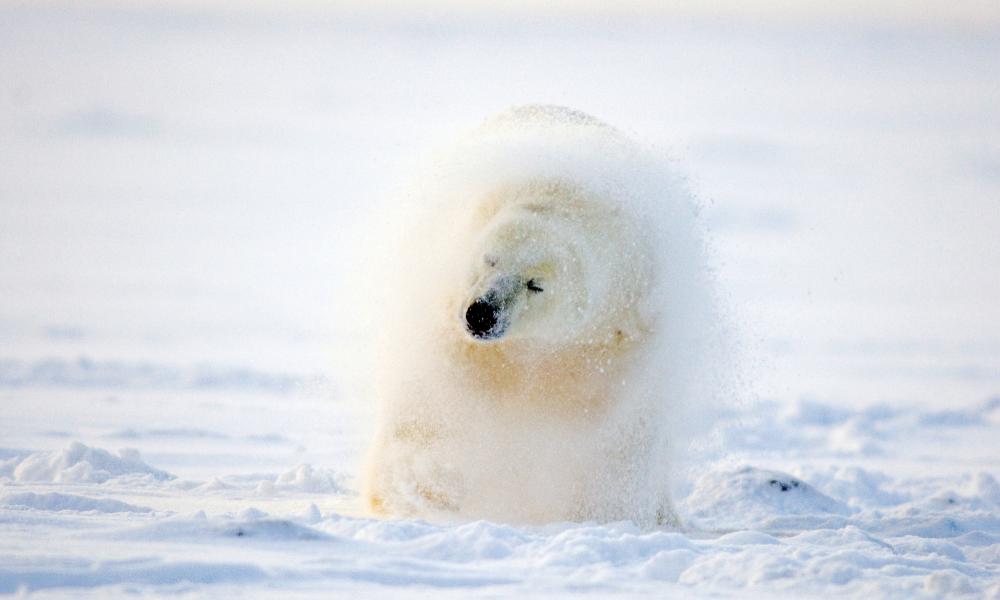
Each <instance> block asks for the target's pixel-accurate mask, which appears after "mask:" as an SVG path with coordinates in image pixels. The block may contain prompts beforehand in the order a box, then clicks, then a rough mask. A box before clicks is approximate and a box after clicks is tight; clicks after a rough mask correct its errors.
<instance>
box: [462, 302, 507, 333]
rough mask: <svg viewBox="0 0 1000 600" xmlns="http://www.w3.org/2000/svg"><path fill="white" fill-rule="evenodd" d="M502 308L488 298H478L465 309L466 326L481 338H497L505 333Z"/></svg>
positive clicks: (470, 331)
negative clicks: (502, 322)
mask: <svg viewBox="0 0 1000 600" xmlns="http://www.w3.org/2000/svg"><path fill="white" fill-rule="evenodd" d="M500 312H501V309H500V307H499V306H497V305H496V304H494V303H492V302H490V301H489V300H487V299H486V298H478V299H477V300H476V301H475V302H473V303H472V304H470V305H469V308H468V310H466V311H465V326H466V328H467V329H468V330H469V333H470V334H472V336H473V337H476V338H479V339H481V340H486V339H491V338H497V337H500V336H501V335H503V329H505V327H503V326H502V325H500V323H501V320H500Z"/></svg>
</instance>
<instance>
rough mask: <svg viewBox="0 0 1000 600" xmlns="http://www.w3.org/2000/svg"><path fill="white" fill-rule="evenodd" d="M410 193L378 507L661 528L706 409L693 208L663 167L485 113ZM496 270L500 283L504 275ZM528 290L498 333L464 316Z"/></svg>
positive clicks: (386, 390)
mask: <svg viewBox="0 0 1000 600" xmlns="http://www.w3.org/2000/svg"><path fill="white" fill-rule="evenodd" d="M415 189H416V190H417V191H416V192H415V193H414V194H413V195H412V198H411V199H412V200H413V201H414V202H413V208H414V211H413V212H412V214H411V217H409V218H408V229H409V235H408V236H406V237H407V239H406V240H405V242H404V243H403V245H402V249H401V250H400V251H399V253H398V254H397V255H396V260H395V262H396V265H395V266H396V270H395V272H394V273H393V274H392V275H389V276H387V277H386V278H385V281H386V282H388V283H389V285H388V287H387V294H386V295H385V296H384V297H383V298H382V299H381V300H380V301H379V310H380V311H382V314H383V317H384V318H383V325H384V332H383V334H382V338H381V340H382V350H383V353H382V355H381V358H380V365H381V366H380V372H381V374H380V377H379V385H378V388H379V395H380V411H379V418H378V430H377V432H376V436H375V440H374V443H373V445H372V449H371V452H370V454H369V459H368V465H367V468H366V470H365V472H366V475H365V486H364V496H365V500H366V503H367V505H368V507H369V508H370V509H371V510H372V511H374V512H376V513H381V514H391V515H400V516H422V517H430V518H449V517H455V518H487V519H492V520H498V521H505V522H517V523H541V522H549V521H556V520H587V519H596V520H601V521H607V520H616V519H631V520H634V521H636V522H638V523H640V524H643V525H652V524H655V523H665V522H673V521H674V520H675V518H674V515H673V511H672V508H671V505H670V500H669V493H668V489H669V476H670V466H671V464H672V460H671V457H672V455H673V454H672V452H673V451H675V450H676V449H678V448H680V447H682V446H683V444H684V443H685V442H686V440H685V439H684V437H683V436H684V434H685V433H686V432H690V431H692V429H693V428H694V426H693V425H692V420H691V418H690V417H691V414H692V413H693V411H692V410H691V407H696V406H697V405H698V403H699V402H704V401H707V400H709V399H710V397H711V395H712V391H711V385H706V384H709V383H710V380H711V379H712V374H711V372H710V369H707V368H706V367H707V366H709V365H710V363H711V361H710V360H708V359H707V358H706V356H707V354H708V352H709V350H710V346H711V345H712V343H713V342H712V340H714V339H716V337H715V335H714V333H713V332H715V331H717V328H716V327H714V321H715V319H714V311H713V310H712V308H711V306H712V303H711V298H710V295H709V293H708V286H707V277H706V269H705V264H704V259H703V256H702V254H703V252H702V246H701V241H700V238H699V236H698V235H697V230H696V227H695V218H694V209H693V206H692V203H691V201H690V198H689V196H688V195H687V194H686V193H685V191H684V189H683V186H682V185H681V184H680V182H679V181H678V180H677V179H676V178H675V177H673V176H672V175H670V174H669V171H667V170H666V169H665V168H664V166H663V164H662V162H661V161H659V160H658V159H656V158H655V157H653V156H652V155H650V154H649V153H647V152H645V151H644V150H643V149H642V148H641V147H639V146H638V145H637V144H635V143H633V142H631V141H630V140H629V139H627V138H626V137H625V136H624V135H622V134H621V133H619V132H618V131H616V130H614V129H612V128H611V127H608V126H607V125H604V124H603V123H601V122H599V121H597V120H596V119H593V118H592V117H589V116H587V115H584V114H582V113H579V112H575V111H572V110H569V109H565V108H559V107H548V106H527V107H520V108H515V109H511V110H509V111H507V112H505V113H502V114H500V115H498V116H496V117H494V118H492V119H490V120H488V121H487V122H486V123H485V124H483V125H482V126H481V127H479V128H478V129H476V130H475V131H473V132H472V133H471V134H469V135H468V136H466V137H465V138H463V139H461V140H460V141H459V142H458V143H457V144H456V145H455V146H454V147H453V149H452V150H451V151H450V152H449V153H448V154H446V155H444V156H443V157H441V158H440V159H439V161H438V163H437V165H436V166H435V167H434V168H433V169H431V171H430V173H429V175H428V176H427V177H426V179H425V180H424V181H423V182H422V183H421V184H419V185H418V186H416V188H415ZM500 278H506V279H500ZM528 279H531V280H532V281H536V282H540V285H541V287H543V288H544V291H542V292H539V293H534V292H530V291H524V290H523V289H520V291H518V292H517V294H516V295H515V296H514V298H515V299H514V300H512V301H511V303H510V310H509V314H507V313H505V314H507V316H508V317H509V327H508V328H507V329H506V331H505V333H504V335H503V336H501V337H499V338H498V339H491V340H480V339H475V338H473V337H472V336H471V335H470V334H469V332H468V330H467V329H466V326H465V311H466V309H467V308H468V306H469V305H470V303H472V302H474V301H475V300H476V298H478V297H480V296H481V295H482V294H483V293H484V290H487V289H489V288H490V286H495V285H496V282H497V281H511V282H515V283H512V284H511V285H515V284H516V282H520V284H519V285H522V286H523V282H525V281H527V280H528Z"/></svg>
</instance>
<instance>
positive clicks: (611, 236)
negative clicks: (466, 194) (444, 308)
mask: <svg viewBox="0 0 1000 600" xmlns="http://www.w3.org/2000/svg"><path fill="white" fill-rule="evenodd" d="M472 220H473V224H472V230H473V231H475V232H476V235H475V242H474V243H473V244H472V246H471V247H472V249H473V250H472V252H471V255H469V256H468V257H467V260H468V265H467V275H466V279H465V281H464V282H463V293H462V294H461V296H462V298H463V300H462V301H461V302H460V303H459V305H458V313H459V314H457V315H455V319H456V321H458V322H459V323H460V324H461V327H462V328H463V329H464V332H465V335H467V336H468V339H469V340H471V341H472V342H474V343H483V344H497V343H505V342H510V341H514V340H532V341H534V342H539V343H543V344H545V345H558V346H565V345H566V344H567V343H604V342H606V341H607V340H608V339H610V338H613V337H615V336H617V337H619V338H621V337H622V336H629V337H634V336H635V335H636V334H637V332H638V329H639V328H640V326H641V318H640V316H639V312H640V310H639V303H640V301H641V299H642V298H643V297H644V295H645V289H646V287H647V285H648V282H649V279H650V275H649V271H650V265H649V264H648V262H649V261H648V254H649V253H648V252H647V251H646V249H645V248H643V245H642V243H641V240H642V236H641V235H640V234H639V231H638V227H637V225H636V224H635V223H631V222H629V221H628V219H626V218H625V216H624V215H623V214H622V212H621V211H619V210H616V209H615V208H614V207H613V206H612V205H609V204H607V203H604V202H601V201H600V200H599V199H596V198H592V197H590V196H589V195H588V194H587V193H586V192H585V191H584V190H582V189H580V188H577V187H574V186H573V185H571V184H567V183H563V182H552V181H549V182H541V183H539V182H534V183H527V184H522V185H519V186H514V187H512V188H510V189H506V190H501V191H499V192H497V193H495V194H493V195H491V197H490V198H488V199H486V200H485V201H483V202H482V203H481V204H479V205H478V206H477V210H476V211H475V214H474V216H473V217H472Z"/></svg>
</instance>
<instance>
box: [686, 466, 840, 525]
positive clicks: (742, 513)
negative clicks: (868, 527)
mask: <svg viewBox="0 0 1000 600" xmlns="http://www.w3.org/2000/svg"><path fill="white" fill-rule="evenodd" d="M684 504H685V508H686V509H687V514H688V515H689V516H690V519H691V521H692V522H693V523H697V525H698V526H700V527H706V528H710V529H743V528H746V529H761V528H764V529H766V528H768V527H769V526H770V527H781V526H784V525H787V524H788V523H787V522H786V521H787V517H788V516H810V517H820V518H826V517H830V516H846V515H849V514H850V513H851V509H850V508H848V506H847V505H845V504H843V503H842V502H839V501H837V500H834V499H833V498H830V497H829V496H827V495H825V494H823V493H822V492H820V491H819V490H817V489H816V488H814V487H812V486H811V485H809V484H808V483H806V482H804V481H802V480H801V479H798V478H796V477H792V476H791V475H788V474H787V473H781V472H778V471H767V470H763V469H757V468H755V467H750V466H746V467H742V468H740V469H738V470H736V471H713V472H710V473H707V474H705V475H704V476H702V477H701V479H700V480H699V481H698V483H697V484H695V487H694V490H692V492H691V494H690V495H689V496H688V497H687V498H686V499H685V501H684Z"/></svg>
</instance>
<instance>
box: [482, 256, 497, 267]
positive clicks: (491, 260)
mask: <svg viewBox="0 0 1000 600" xmlns="http://www.w3.org/2000/svg"><path fill="white" fill-rule="evenodd" d="M483 262H485V263H486V266H487V267H495V266H497V259H496V258H494V257H492V256H489V255H487V256H484V257H483Z"/></svg>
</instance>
